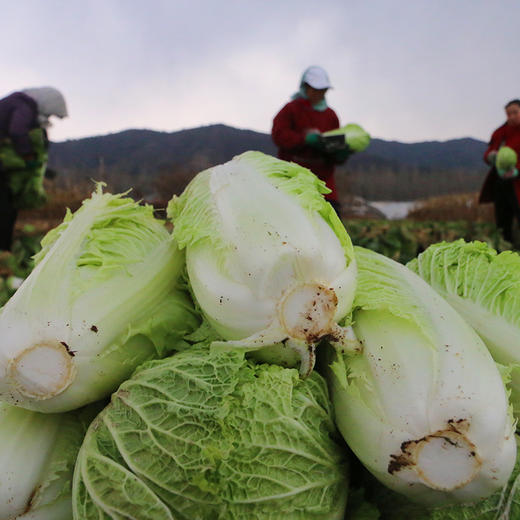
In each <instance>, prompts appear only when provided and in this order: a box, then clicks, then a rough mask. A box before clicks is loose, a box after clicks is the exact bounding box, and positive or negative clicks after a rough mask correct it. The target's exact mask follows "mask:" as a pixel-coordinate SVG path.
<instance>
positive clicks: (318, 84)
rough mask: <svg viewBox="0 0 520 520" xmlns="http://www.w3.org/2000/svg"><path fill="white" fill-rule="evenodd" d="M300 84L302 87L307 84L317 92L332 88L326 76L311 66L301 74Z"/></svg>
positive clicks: (316, 67) (322, 71)
mask: <svg viewBox="0 0 520 520" xmlns="http://www.w3.org/2000/svg"><path fill="white" fill-rule="evenodd" d="M301 83H302V85H303V83H307V85H310V86H311V87H312V88H315V89H317V90H321V89H324V88H331V87H332V85H331V84H330V80H329V76H328V74H327V73H326V72H325V70H324V69H322V68H321V67H318V66H317V65H312V66H311V67H309V68H308V69H307V70H306V71H305V72H304V73H303V76H302V81H301Z"/></svg>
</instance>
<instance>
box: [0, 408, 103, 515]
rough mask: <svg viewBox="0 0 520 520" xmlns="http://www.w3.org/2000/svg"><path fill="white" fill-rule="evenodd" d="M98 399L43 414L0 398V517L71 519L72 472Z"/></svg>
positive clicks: (93, 415) (94, 413)
mask: <svg viewBox="0 0 520 520" xmlns="http://www.w3.org/2000/svg"><path fill="white" fill-rule="evenodd" d="M100 410H101V406H98V405H97V403H96V404H93V405H90V406H87V407H84V408H82V409H80V410H75V411H73V412H68V413H61V414H43V413H39V412H32V411H30V410H24V409H23V408H19V407H17V406H12V405H9V404H7V403H2V402H0V468H1V470H0V520H14V519H15V518H16V519H17V520H29V519H33V520H70V519H71V518H72V499H71V496H72V475H73V471H74V465H75V463H76V457H77V454H78V451H79V449H80V446H81V443H82V442H83V437H84V436H85V432H86V431H87V428H88V425H89V424H90V422H91V420H92V419H93V418H94V417H95V415H96V413H98V412H99V411H100Z"/></svg>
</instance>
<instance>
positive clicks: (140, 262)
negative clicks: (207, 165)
mask: <svg viewBox="0 0 520 520" xmlns="http://www.w3.org/2000/svg"><path fill="white" fill-rule="evenodd" d="M183 270H184V254H183V252H181V251H180V250H179V249H178V247H177V245H176V243H175V241H174V240H173V239H172V237H171V235H170V233H169V232H168V230H167V229H166V228H165V226H164V222H161V221H159V220H157V219H156V218H155V217H154V215H153V208H152V207H151V206H143V205H140V204H138V203H137V202H135V201H133V200H132V199H131V198H130V197H126V196H123V195H112V194H110V193H103V192H102V187H101V186H100V185H98V188H97V190H96V191H95V192H94V193H93V194H92V197H91V198H89V199H87V200H85V201H84V202H83V205H82V206H81V208H80V209H79V210H78V211H76V212H75V213H74V214H72V213H70V212H68V213H67V216H66V217H65V220H64V222H63V223H62V224H60V225H59V226H58V227H57V228H55V229H54V230H52V231H50V232H49V233H48V234H47V235H46V236H45V238H44V239H43V241H42V249H41V251H40V253H38V254H37V255H36V267H35V269H34V270H33V271H32V272H31V274H30V275H29V277H28V278H27V279H26V280H25V281H24V282H23V283H22V285H21V286H20V288H19V289H18V290H17V291H16V293H15V294H14V296H13V297H12V298H11V299H10V300H9V301H8V302H7V304H6V305H5V306H4V307H3V309H2V311H1V313H0V398H1V399H2V400H4V401H8V402H11V403H13V404H16V405H18V406H22V407H25V408H28V409H33V410H37V411H45V412H60V411H66V410H71V409H74V408H78V407H79V406H82V405H84V404H87V403H90V402H94V401H97V400H99V399H101V398H103V397H104V396H106V395H108V394H109V393H110V392H112V391H114V390H115V389H116V388H117V387H118V385H119V384H120V383H121V382H122V381H123V380H125V379H127V378H128V377H129V376H130V374H131V373H132V372H133V370H134V369H135V367H136V366H137V365H139V364H140V363H142V362H143V361H146V360H149V359H155V358H158V357H164V356H165V355H166V354H167V353H168V344H170V343H171V342H172V341H175V340H176V339H178V338H181V337H182V336H183V335H184V334H186V333H189V332H191V331H192V330H193V329H194V328H195V327H196V326H198V322H199V319H198V317H197V316H196V313H195V311H194V309H193V305H192V302H191V299H190V298H189V295H188V294H187V293H186V292H185V290H184V289H183V287H182V282H181V278H182V273H183Z"/></svg>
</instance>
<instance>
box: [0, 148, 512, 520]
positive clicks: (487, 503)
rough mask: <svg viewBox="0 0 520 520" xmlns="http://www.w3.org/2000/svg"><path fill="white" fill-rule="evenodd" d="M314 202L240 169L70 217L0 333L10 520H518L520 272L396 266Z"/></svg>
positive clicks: (3, 317) (0, 504)
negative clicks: (161, 201)
mask: <svg viewBox="0 0 520 520" xmlns="http://www.w3.org/2000/svg"><path fill="white" fill-rule="evenodd" d="M327 191H328V190H327V188H326V187H325V185H324V183H323V182H322V181H320V180H319V179H318V178H317V177H316V176H315V175H314V174H312V173H311V172H310V171H309V170H307V169H305V168H302V167H300V166H298V165H296V164H293V163H287V162H284V161H280V160H278V159H275V158H273V157H270V156H266V155H263V154H261V153H259V152H246V153H244V154H242V155H240V156H237V157H235V158H234V159H233V160H232V161H229V162H228V163H225V164H222V165H219V166H215V167H213V168H210V169H208V170H205V171H203V172H201V173H199V174H198V175H196V176H195V178H194V179H193V180H192V182H191V183H190V184H189V185H188V187H187V188H186V190H185V191H184V192H183V193H182V194H181V195H180V196H174V197H173V198H172V200H171V201H170V203H169V204H168V219H167V222H164V221H162V220H159V219H157V218H156V217H155V215H154V211H153V208H152V207H150V206H147V205H143V204H139V203H137V202H136V201H134V200H132V199H131V198H130V197H129V196H128V195H127V194H118V195H113V194H110V193H104V192H103V187H102V185H98V186H97V189H96V190H95V191H94V193H93V194H92V196H91V198H89V199H87V200H85V201H84V202H83V205H82V206H81V208H80V209H79V210H78V211H76V212H75V213H74V214H72V213H70V212H68V213H67V215H66V217H65V219H64V221H63V223H62V224H60V225H59V226H58V227H57V228H55V229H53V230H52V231H51V232H49V233H48V235H47V236H46V237H45V238H44V239H43V241H42V249H41V251H40V253H38V254H37V255H36V257H35V268H34V270H33V271H32V273H31V274H30V275H29V276H28V278H27V279H26V280H25V281H24V282H23V283H22V285H21V286H20V288H19V289H18V290H17V291H16V292H15V294H14V295H13V296H12V297H11V298H10V299H9V301H8V302H7V303H6V304H5V305H4V307H3V308H2V309H1V310H0V441H1V442H0V461H1V463H0V520H11V519H15V518H19V519H29V518H30V519H49V520H51V519H52V520H61V519H64V520H65V519H66V520H70V519H71V518H73V519H75V520H83V519H85V520H86V519H96V520H101V519H114V520H120V519H130V518H132V519H139V520H142V519H150V520H159V519H160V520H163V519H165V520H166V519H168V520H174V519H175V520H178V519H180V520H214V519H216V520H219V519H222V520H225V519H230V520H233V519H237V520H238V519H257V520H274V519H280V520H281V519H284V520H292V519H301V520H304V519H305V520H306V519H331V520H335V519H337V520H343V519H349V520H356V519H357V520H362V519H367V520H372V519H373V520H377V519H381V520H384V519H398V518H399V519H401V518H405V517H409V518H414V519H419V520H421V519H424V520H427V519H430V520H436V519H442V518H453V519H456V518H461V519H462V518H470V517H477V518H480V519H482V520H486V519H490V520H491V519H499V518H500V519H506V518H511V519H513V518H520V493H519V491H518V484H519V482H520V481H519V480H518V479H519V478H520V477H519V475H520V467H519V465H518V464H517V463H516V461H517V442H516V438H515V429H516V419H515V415H516V416H518V415H519V414H520V376H519V375H518V373H517V371H518V367H519V363H520V312H519V311H520V257H519V256H518V255H517V254H515V253H511V252H507V253H501V254H500V255H498V254H497V253H496V252H495V251H493V250H492V249H491V248H489V247H488V246H487V245H486V244H483V243H469V244H468V243H465V242H463V241H458V242H454V243H442V244H436V245H435V246H432V247H431V248H429V249H428V250H426V251H425V252H423V253H422V254H421V255H419V257H418V258H416V259H414V260H413V261H412V262H411V263H410V264H409V265H408V266H403V265H401V264H398V263H397V262H395V261H393V260H391V259H390V258H387V257H385V256H382V255H380V254H377V253H374V252H372V251H369V250H367V249H363V248H359V247H354V246H353V245H352V242H351V240H350V238H349V235H348V233H347V230H346V229H345V228H344V226H343V224H342V222H341V221H340V219H339V218H338V216H337V215H336V213H335V212H334V210H333V209H332V207H331V206H330V205H329V203H328V202H326V200H325V198H324V195H325V194H326V193H327ZM515 464H516V465H515Z"/></svg>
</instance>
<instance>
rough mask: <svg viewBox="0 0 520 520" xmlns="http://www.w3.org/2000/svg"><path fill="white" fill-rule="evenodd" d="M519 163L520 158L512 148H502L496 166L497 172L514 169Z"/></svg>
mask: <svg viewBox="0 0 520 520" xmlns="http://www.w3.org/2000/svg"><path fill="white" fill-rule="evenodd" d="M517 161H518V156H517V154H516V152H515V151H514V150H513V148H510V147H509V146H502V147H501V148H500V150H498V153H497V158H496V161H495V165H496V167H497V170H499V171H505V170H509V169H511V168H514V167H515V166H516V163H517Z"/></svg>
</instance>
